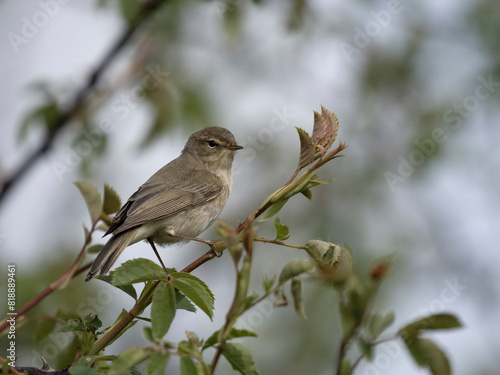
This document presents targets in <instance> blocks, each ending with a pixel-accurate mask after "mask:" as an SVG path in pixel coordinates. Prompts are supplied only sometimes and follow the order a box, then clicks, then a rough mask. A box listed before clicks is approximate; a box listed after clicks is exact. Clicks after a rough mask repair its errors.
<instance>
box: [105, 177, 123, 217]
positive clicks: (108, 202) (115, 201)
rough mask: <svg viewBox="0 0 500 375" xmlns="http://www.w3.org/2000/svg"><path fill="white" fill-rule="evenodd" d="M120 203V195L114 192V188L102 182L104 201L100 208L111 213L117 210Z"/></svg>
mask: <svg viewBox="0 0 500 375" xmlns="http://www.w3.org/2000/svg"><path fill="white" fill-rule="evenodd" d="M121 206H122V203H121V201H120V197H119V196H118V194H117V193H116V191H115V189H113V188H112V187H111V186H109V185H108V184H104V203H103V206H102V210H103V211H104V213H106V214H108V215H109V214H113V213H115V212H117V211H118V210H119V209H120V207H121Z"/></svg>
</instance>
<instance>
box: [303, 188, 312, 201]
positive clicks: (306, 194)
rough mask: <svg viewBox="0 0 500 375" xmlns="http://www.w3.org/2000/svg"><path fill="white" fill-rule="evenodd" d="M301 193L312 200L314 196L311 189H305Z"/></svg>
mask: <svg viewBox="0 0 500 375" xmlns="http://www.w3.org/2000/svg"><path fill="white" fill-rule="evenodd" d="M301 193H302V195H304V196H305V197H306V198H307V199H309V200H311V199H312V198H313V193H312V191H311V189H304V190H302V191H301Z"/></svg>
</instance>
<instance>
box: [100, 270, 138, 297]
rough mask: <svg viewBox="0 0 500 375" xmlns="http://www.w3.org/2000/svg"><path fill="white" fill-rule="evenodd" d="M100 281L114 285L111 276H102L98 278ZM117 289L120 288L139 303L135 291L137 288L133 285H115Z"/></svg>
mask: <svg viewBox="0 0 500 375" xmlns="http://www.w3.org/2000/svg"><path fill="white" fill-rule="evenodd" d="M96 279H98V280H102V281H104V282H106V283H108V284H109V285H113V277H112V276H111V275H102V276H98V277H96ZM113 286H114V287H115V288H118V289H120V290H123V291H124V292H125V293H127V294H128V295H129V296H130V297H132V298H133V299H135V300H136V301H137V292H136V291H135V288H134V286H133V285H113Z"/></svg>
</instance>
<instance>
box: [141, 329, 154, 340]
mask: <svg viewBox="0 0 500 375" xmlns="http://www.w3.org/2000/svg"><path fill="white" fill-rule="evenodd" d="M142 334H143V335H144V338H145V339H146V340H148V341H149V342H154V343H156V340H155V339H154V337H153V330H152V329H151V326H144V327H142Z"/></svg>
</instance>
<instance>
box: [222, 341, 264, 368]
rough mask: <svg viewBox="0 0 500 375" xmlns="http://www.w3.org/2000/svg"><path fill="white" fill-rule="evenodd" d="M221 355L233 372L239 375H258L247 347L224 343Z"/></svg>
mask: <svg viewBox="0 0 500 375" xmlns="http://www.w3.org/2000/svg"><path fill="white" fill-rule="evenodd" d="M222 355H223V356H224V358H226V359H227V361H228V362H229V363H230V364H231V366H232V367H233V370H235V371H238V372H239V373H240V374H243V375H258V373H257V370H256V369H255V363H254V361H253V358H252V353H251V352H250V350H249V349H248V348H247V347H245V346H243V345H241V344H235V343H226V346H225V348H224V351H223V352H222Z"/></svg>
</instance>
